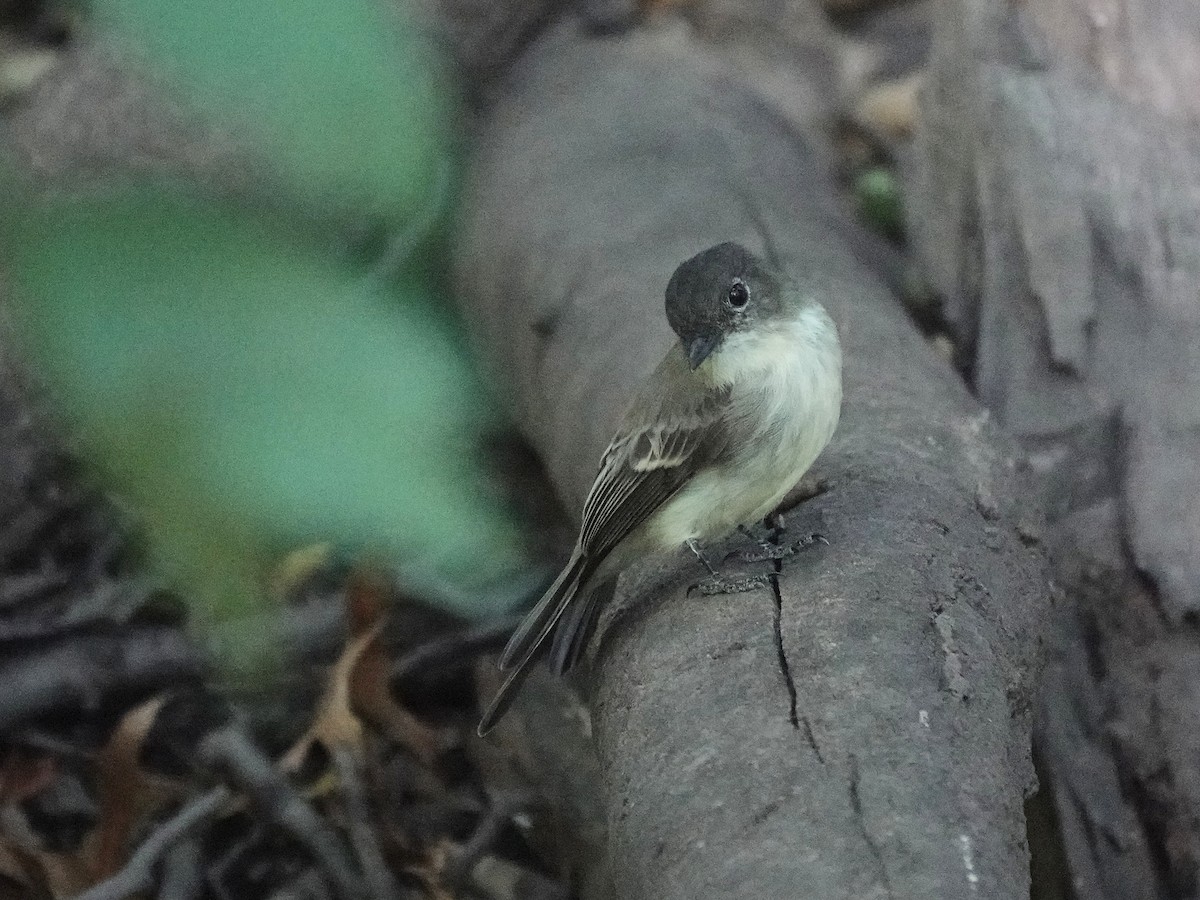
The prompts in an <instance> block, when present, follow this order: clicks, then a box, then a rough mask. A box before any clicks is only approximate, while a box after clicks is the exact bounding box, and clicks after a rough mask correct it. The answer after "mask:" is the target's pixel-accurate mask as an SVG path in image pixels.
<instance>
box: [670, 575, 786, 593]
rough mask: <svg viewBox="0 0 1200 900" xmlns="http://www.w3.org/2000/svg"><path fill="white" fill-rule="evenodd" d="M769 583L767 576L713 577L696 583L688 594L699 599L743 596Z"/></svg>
mask: <svg viewBox="0 0 1200 900" xmlns="http://www.w3.org/2000/svg"><path fill="white" fill-rule="evenodd" d="M770 583H771V578H770V576H769V575H747V576H744V577H742V578H721V577H717V576H714V577H712V578H706V579H704V580H703V581H700V582H697V583H696V584H693V585H692V586H691V587H689V588H688V594H691V593H692V592H693V591H695V592H696V593H698V594H699V595H700V596H701V597H713V596H716V595H718V594H745V593H747V592H748V591H757V590H758V589H759V588H764V587H766V586H767V585H768V584H770Z"/></svg>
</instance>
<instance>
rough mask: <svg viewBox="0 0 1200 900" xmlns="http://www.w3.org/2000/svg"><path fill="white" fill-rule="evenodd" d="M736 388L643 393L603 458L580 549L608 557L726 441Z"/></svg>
mask: <svg viewBox="0 0 1200 900" xmlns="http://www.w3.org/2000/svg"><path fill="white" fill-rule="evenodd" d="M728 406H729V389H728V388H723V389H711V390H693V391H689V392H687V393H685V394H683V395H682V396H681V395H680V393H679V392H675V393H673V394H671V395H666V396H662V397H658V398H646V397H643V398H641V402H638V403H635V404H634V406H633V407H632V408H631V410H630V413H629V414H628V415H627V416H626V418H625V421H624V422H623V423H622V426H621V428H620V430H618V432H617V436H616V437H615V438H614V439H613V442H612V443H611V444H609V447H608V450H606V451H605V453H604V456H603V457H602V458H601V460H600V473H599V474H598V475H597V476H596V481H595V483H594V484H593V485H592V490H591V492H590V493H589V494H588V498H587V501H586V502H585V503H584V506H583V526H582V528H581V529H580V535H579V543H580V548H581V549H582V551H583V553H584V554H585V555H586V556H589V557H591V558H593V559H602V558H603V557H604V556H606V555H607V554H608V553H609V551H610V550H612V549H613V548H614V547H615V546H616V545H617V544H618V543H620V541H621V540H622V539H623V538H625V537H626V536H627V535H628V534H629V533H630V532H631V531H633V530H634V529H635V528H637V526H638V525H640V524H641V523H642V522H644V521H645V520H646V519H647V518H649V517H650V515H651V514H652V513H653V512H654V511H655V510H656V509H658V507H660V506H661V505H662V504H663V503H665V502H666V501H667V500H668V499H670V498H671V496H672V495H674V494H675V492H676V491H678V490H679V489H680V488H682V487H683V486H684V485H685V484H686V483H687V482H688V480H689V479H690V478H691V477H692V476H693V475H694V474H695V473H696V472H697V471H698V470H699V469H700V468H701V467H702V466H704V465H705V464H707V463H709V462H711V461H712V460H713V459H714V458H715V457H716V456H719V455H720V453H721V452H722V450H723V449H724V445H725V439H724V435H725V418H726V411H727V409H728Z"/></svg>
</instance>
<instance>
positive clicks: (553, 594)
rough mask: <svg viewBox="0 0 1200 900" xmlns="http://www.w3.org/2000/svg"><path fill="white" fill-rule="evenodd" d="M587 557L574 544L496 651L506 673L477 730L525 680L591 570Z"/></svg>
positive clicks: (482, 730)
mask: <svg viewBox="0 0 1200 900" xmlns="http://www.w3.org/2000/svg"><path fill="white" fill-rule="evenodd" d="M591 570H592V564H591V561H590V560H589V559H588V558H587V557H586V556H584V555H583V552H582V551H581V550H580V549H579V548H578V547H576V548H575V552H574V553H572V554H571V559H570V561H568V562H567V564H566V566H564V567H563V570H562V572H560V573H559V575H558V577H557V578H556V579H554V583H553V584H552V585H550V587H549V589H548V590H547V591H546V593H545V594H543V595H542V599H541V600H539V601H538V602H537V605H536V606H535V607H534V608H533V609H532V610H530V611H529V615H527V616H526V617H525V620H524V621H523V622H522V623H521V624H520V626H519V627H518V628H517V630H516V631H515V632H514V633H513V636H512V637H511V638H509V641H508V644H507V645H506V646H505V648H504V652H503V653H502V654H500V669H501V670H502V671H507V672H508V673H509V675H508V677H507V678H506V679H504V684H502V685H501V686H500V690H499V691H498V692H497V693H496V698H495V699H494V700H493V701H492V704H491V706H489V707H488V709H487V712H485V713H484V714H483V719H482V720H481V721H480V722H479V729H478V731H479V734H480V736H483V735H484V734H486V733H487V732H488V731H490V730H491V729H492V726H493V725H495V724H496V723H497V722H498V721H500V718H501V716H503V715H504V713H505V712H507V711H508V708H509V706H511V705H512V701H513V698H514V697H515V696H516V694H517V689H518V688H519V687H520V686H521V683H522V682H523V681H524V680H525V672H526V670H527V668H528V666H529V663H530V662H531V661H532V660H533V658H534V656H535V655H536V654H537V652H538V649H539V648H540V647H541V646H542V644H543V643H544V642H545V641H546V638H547V637H549V636H550V632H551V631H553V630H554V626H555V625H556V624H557V623H558V620H559V619H560V618H562V614H563V612H564V611H565V610H566V608H567V606H568V605H570V603H571V601H572V600H573V599H574V598H575V594H576V592H577V591H578V590H579V586H580V584H581V583H582V582H583V581H585V580H586V578H587V576H588V575H590V574H591Z"/></svg>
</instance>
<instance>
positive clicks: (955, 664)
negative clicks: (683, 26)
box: [457, 24, 1047, 900]
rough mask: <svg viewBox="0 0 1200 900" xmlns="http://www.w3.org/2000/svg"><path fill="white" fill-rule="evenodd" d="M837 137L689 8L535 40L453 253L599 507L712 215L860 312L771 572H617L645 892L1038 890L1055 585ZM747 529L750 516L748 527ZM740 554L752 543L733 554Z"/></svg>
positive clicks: (633, 865)
mask: <svg viewBox="0 0 1200 900" xmlns="http://www.w3.org/2000/svg"><path fill="white" fill-rule="evenodd" d="M822 151H823V146H822V144H821V142H820V141H819V139H817V140H814V139H811V136H810V137H806V136H805V135H803V134H801V133H800V132H799V131H797V130H796V129H795V128H793V127H792V126H791V125H790V124H789V122H787V121H785V120H784V119H783V118H781V117H780V116H779V115H778V114H777V113H776V112H775V110H774V109H773V108H772V107H771V106H770V105H769V104H768V103H766V102H765V101H763V100H762V99H761V98H760V97H759V96H757V95H756V94H754V93H753V92H752V91H751V90H750V89H749V88H748V87H747V86H746V85H745V84H744V83H743V82H742V81H740V80H738V79H737V78H736V77H735V76H733V75H732V74H730V73H729V72H728V71H727V70H725V69H723V68H722V67H721V65H720V64H718V63H717V62H715V61H714V60H713V59H712V57H711V55H710V54H709V51H706V49H705V48H704V47H703V46H702V45H700V44H699V43H696V42H694V41H693V40H692V39H691V38H690V37H689V35H688V33H687V32H686V31H684V30H680V29H675V28H661V29H652V30H646V31H642V32H635V33H630V34H627V35H625V36H622V37H621V38H619V39H612V38H609V39H604V40H598V39H589V38H587V37H585V36H583V35H582V34H580V33H578V32H577V30H576V29H574V28H573V27H572V26H571V25H570V24H564V25H563V26H562V27H560V28H558V29H556V30H554V31H553V32H551V33H550V34H549V35H547V36H546V38H545V39H543V40H542V41H540V42H539V43H538V44H536V45H535V46H533V47H532V48H531V49H530V50H529V52H528V53H527V54H526V57H525V58H524V59H523V60H522V61H521V62H520V63H519V64H518V65H517V66H516V68H515V69H514V71H513V73H512V77H511V79H510V81H509V83H508V85H507V87H506V90H505V93H504V96H503V98H502V99H501V100H500V101H499V102H498V103H497V105H496V106H495V107H494V108H493V109H492V110H491V112H490V113H489V115H488V117H487V119H486V122H485V124H484V127H483V130H482V132H481V134H480V139H479V145H478V147H477V150H476V152H475V156H474V159H473V163H472V172H471V186H470V188H469V190H468V192H467V196H466V204H465V211H464V216H465V218H464V221H463V224H462V231H461V234H460V245H459V251H458V253H459V256H458V261H457V266H458V278H459V285H460V288H461V293H462V297H463V302H464V304H465V306H466V308H467V309H466V311H467V315H468V318H469V319H470V322H471V325H472V327H473V331H474V334H475V336H476V338H477V339H478V340H479V342H480V344H481V347H482V351H483V355H484V356H485V358H486V359H488V360H489V361H490V363H491V364H492V367H493V372H494V373H495V375H496V381H497V383H498V385H499V386H500V387H501V389H507V390H509V391H510V392H511V396H510V399H511V401H512V404H513V407H514V409H515V410H516V411H517V415H518V417H519V421H520V424H521V425H522V427H523V428H524V430H525V432H526V434H527V435H528V436H529V438H530V439H531V440H532V442H533V443H534V445H535V446H536V448H537V449H538V450H539V452H540V453H541V454H542V456H543V458H544V459H545V461H546V464H547V466H548V469H549V471H550V473H551V477H552V479H553V480H554V482H555V484H556V485H557V487H558V488H559V490H560V492H561V494H562V496H563V497H564V499H565V500H566V502H567V505H568V507H569V508H571V509H572V510H573V511H575V512H576V513H577V512H578V510H579V507H580V504H581V502H582V498H583V496H584V494H585V492H586V490H587V488H588V486H589V485H590V483H591V480H592V478H593V476H594V474H595V471H596V464H597V461H598V459H599V457H600V453H601V451H602V450H603V449H604V446H605V444H606V443H607V441H608V438H609V437H610V432H611V429H612V427H613V424H614V422H615V420H616V418H617V416H618V415H619V414H620V412H621V409H622V407H623V405H624V403H625V402H626V401H627V399H628V398H629V396H630V395H631V392H632V390H633V387H634V385H635V384H636V383H637V382H638V380H639V379H640V378H641V377H642V376H643V375H644V374H645V373H646V372H647V371H648V370H649V369H650V368H651V367H652V366H653V365H654V364H655V363H656V362H657V361H658V359H659V358H660V356H661V354H662V353H663V352H664V350H665V348H666V347H667V345H668V342H669V341H670V340H671V336H670V333H669V330H668V328H667V324H666V322H665V319H664V316H663V309H662V303H663V300H662V298H663V289H664V287H665V284H666V280H667V278H668V276H669V275H670V273H671V271H672V269H673V268H674V266H675V265H676V264H677V263H678V262H680V261H681V260H683V259H684V258H686V257H687V256H690V255H691V254H693V253H695V252H696V251H698V250H700V249H702V248H704V247H705V246H707V245H711V244H714V243H717V242H718V241H722V240H730V239H732V240H740V241H743V242H744V243H746V244H747V245H749V246H751V247H755V248H757V249H760V250H764V249H766V247H767V246H770V247H772V248H773V249H775V250H776V251H777V252H778V254H779V255H780V257H781V258H782V259H783V261H784V262H785V264H786V266H787V268H788V269H789V270H790V272H791V274H792V275H793V276H794V277H795V278H796V279H797V280H798V281H799V282H800V283H801V284H802V285H803V286H804V287H805V288H806V289H808V290H811V291H813V292H815V293H818V294H819V295H820V296H821V297H822V299H823V300H824V302H825V304H826V306H827V307H828V308H829V310H830V312H831V314H832V315H833V316H834V318H835V319H836V320H837V321H838V324H839V327H840V328H841V332H842V340H843V347H844V349H845V352H846V369H845V376H846V391H847V394H846V403H845V410H844V415H843V424H842V426H841V429H840V431H839V434H838V436H837V437H836V438H835V440H834V443H833V445H832V446H831V447H830V449H829V450H827V451H826V454H825V455H824V457H823V458H822V459H821V460H820V461H818V463H817V466H816V467H815V469H814V474H815V475H816V476H819V477H820V478H821V479H823V480H824V481H825V482H826V484H827V486H828V490H827V491H825V492H824V493H822V494H821V495H819V496H818V497H816V498H815V499H813V500H811V501H810V502H807V503H805V504H804V505H803V506H801V507H800V508H799V509H797V510H796V511H795V512H793V513H792V514H791V515H790V516H789V520H788V521H789V527H790V529H791V534H792V536H793V537H800V536H801V535H803V534H806V533H809V532H813V531H817V532H820V533H822V534H823V535H825V536H826V537H827V538H828V540H829V546H827V547H824V546H819V547H818V548H815V549H811V550H806V551H804V552H802V553H800V554H798V555H797V556H795V557H792V558H790V559H788V560H785V561H784V562H783V567H782V573H781V574H778V575H777V576H776V577H775V578H774V579H773V582H774V589H773V590H763V591H760V592H758V593H749V594H741V595H737V596H717V597H700V596H697V595H695V594H693V595H692V596H690V597H689V596H686V589H687V587H688V586H689V585H690V584H691V583H693V582H695V581H697V580H699V577H700V574H701V573H699V572H697V571H696V570H695V565H694V563H693V562H691V561H690V559H688V558H685V556H684V554H683V553H681V554H680V555H679V556H678V557H676V558H672V559H663V560H654V561H649V562H648V563H647V565H646V566H645V567H643V568H641V569H639V570H638V571H635V572H633V573H630V575H629V576H627V577H626V578H625V579H623V582H622V590H621V591H620V592H619V599H620V602H619V603H618V604H616V606H617V608H618V611H617V613H616V614H615V615H610V616H609V617H608V619H607V620H606V621H604V622H602V624H601V628H600V631H599V640H598V641H597V646H596V647H595V648H594V650H593V656H592V660H591V663H592V665H591V667H590V671H589V673H588V677H587V688H588V693H589V694H590V697H591V705H592V710H593V721H594V727H595V734H596V740H597V744H598V750H599V755H600V759H601V765H602V768H603V771H604V776H605V790H606V797H605V802H606V806H607V815H608V822H609V827H610V849H611V856H612V859H613V860H614V880H615V882H616V884H615V888H616V890H615V895H616V896H619V897H623V898H654V900H669V898H691V897H697V896H719V897H727V898H737V897H755V898H758V897H799V896H805V897H813V898H828V897H842V896H848V897H854V898H870V897H897V898H899V897H928V898H952V897H955V898H956V897H964V896H974V895H978V896H980V897H988V898H1018V897H1021V898H1024V897H1027V896H1028V857H1027V852H1026V847H1025V831H1024V818H1023V813H1022V801H1023V799H1024V796H1025V794H1026V792H1027V791H1028V790H1029V789H1030V788H1031V786H1032V783H1033V775H1032V768H1031V765H1030V758H1029V742H1030V734H1029V732H1030V718H1031V706H1032V703H1031V694H1032V688H1033V679H1034V677H1035V674H1036V668H1037V646H1038V635H1039V628H1040V624H1041V622H1042V619H1043V616H1044V615H1045V613H1046V611H1047V596H1046V582H1045V580H1044V577H1043V554H1042V552H1041V549H1040V547H1039V546H1038V544H1039V538H1038V534H1037V528H1038V526H1037V514H1036V512H1035V508H1036V507H1035V504H1034V503H1032V502H1031V501H1030V496H1029V493H1028V489H1027V488H1026V486H1025V483H1024V480H1023V479H1022V477H1021V475H1020V473H1019V472H1018V468H1019V467H1018V465H1017V462H1016V455H1015V453H1014V450H1013V447H1012V445H1011V444H1010V443H1008V442H1007V441H1006V440H1005V439H1004V438H1002V437H1001V436H1000V435H999V434H998V433H997V432H996V430H995V429H994V428H993V427H992V426H991V425H990V424H989V420H988V417H987V415H986V414H985V413H983V412H982V411H981V410H980V408H979V407H978V406H977V404H976V403H975V402H974V401H973V400H972V399H971V398H970V396H969V395H968V393H967V391H966V389H965V388H964V387H963V385H962V384H961V383H960V381H959V380H958V379H957V377H956V376H955V375H954V373H953V372H952V370H951V369H950V367H949V366H948V365H947V364H946V363H945V362H944V361H942V360H941V359H939V358H938V357H937V355H936V354H935V353H934V352H933V351H932V350H931V349H930V348H929V347H928V346H926V344H925V343H924V342H923V340H922V339H921V338H920V337H919V335H918V334H917V332H916V330H915V329H914V328H913V326H912V325H911V324H910V323H909V322H908V320H907V319H906V318H905V316H904V314H903V313H902V312H901V310H900V307H899V305H898V304H897V303H896V302H895V301H894V300H893V298H892V297H891V296H890V295H889V294H888V293H887V292H886V291H885V290H884V289H883V288H882V287H881V285H880V283H879V281H878V280H877V279H876V277H875V276H874V275H873V274H872V272H871V271H870V269H869V268H868V267H867V265H866V264H864V262H862V261H861V257H862V256H863V254H862V253H861V252H859V253H858V254H857V256H856V252H855V251H856V249H857V250H858V251H861V250H862V249H864V248H866V247H867V245H866V244H865V243H864V242H863V241H862V240H861V239H860V238H858V237H856V236H855V233H854V232H853V231H852V230H851V229H850V228H849V227H848V226H847V225H846V224H845V223H844V222H843V221H842V219H841V214H840V212H839V210H838V209H837V207H836V204H835V202H834V199H833V198H834V189H833V185H832V183H831V180H830V177H829V174H828V167H827V163H828V160H827V159H826V156H825V154H824V153H823V152H822ZM736 549H744V545H741V544H739V543H738V541H737V540H733V541H731V542H730V543H729V545H728V546H727V547H726V548H725V550H726V551H733V550H736ZM735 565H736V564H735Z"/></svg>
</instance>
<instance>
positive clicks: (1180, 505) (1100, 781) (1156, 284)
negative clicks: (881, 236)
mask: <svg viewBox="0 0 1200 900" xmlns="http://www.w3.org/2000/svg"><path fill="white" fill-rule="evenodd" d="M941 12H942V14H941V16H940V17H939V20H938V21H939V32H938V34H937V36H936V39H935V44H934V57H933V60H932V65H931V71H930V74H929V78H930V82H929V88H928V90H927V91H926V92H925V94H924V97H923V103H922V108H921V129H920V133H919V137H918V146H917V148H916V153H915V160H914V162H915V167H914V173H913V174H914V185H915V190H914V196H913V198H912V204H911V216H910V222H911V226H912V231H913V234H914V238H915V244H916V248H917V250H918V251H919V253H920V255H921V257H922V260H923V262H924V264H925V270H926V272H927V273H928V274H929V276H930V277H931V280H932V281H933V283H934V285H935V287H936V288H937V289H938V291H939V292H940V293H941V294H942V295H943V296H944V297H945V298H946V301H947V314H948V318H949V321H950V324H951V326H952V327H953V328H954V330H955V331H956V332H957V335H958V337H959V338H960V343H961V344H962V345H964V346H965V347H967V348H968V352H967V354H966V355H967V356H968V357H969V360H970V363H971V365H972V366H973V370H974V379H975V385H976V388H977V391H978V394H979V396H980V398H981V399H982V400H983V402H984V403H985V404H987V405H988V406H989V407H990V408H991V409H993V410H994V411H995V412H996V413H997V415H998V417H999V418H1000V419H1001V421H1002V422H1003V423H1004V424H1005V425H1006V426H1007V427H1008V428H1009V429H1011V430H1012V431H1013V432H1015V433H1016V434H1017V435H1018V436H1019V438H1020V439H1021V440H1022V442H1023V443H1024V444H1025V446H1026V447H1027V448H1028V449H1029V451H1030V452H1031V456H1032V460H1033V462H1034V465H1035V467H1036V469H1037V471H1038V474H1039V476H1040V490H1041V495H1042V497H1043V498H1044V499H1045V501H1046V503H1047V508H1048V512H1049V516H1050V519H1051V524H1052V533H1053V534H1054V536H1055V541H1054V545H1053V547H1052V550H1054V551H1055V555H1056V558H1057V561H1058V565H1057V577H1058V579H1059V580H1060V582H1061V583H1062V584H1064V585H1065V586H1066V587H1067V588H1068V590H1069V593H1070V595H1071V597H1072V600H1073V603H1072V604H1071V606H1070V608H1069V609H1068V610H1067V611H1066V612H1067V614H1065V615H1063V616H1060V617H1058V619H1057V627H1056V629H1055V631H1054V632H1053V634H1052V640H1051V647H1050V666H1049V670H1048V672H1047V678H1046V689H1045V691H1044V693H1043V697H1042V702H1041V705H1040V709H1039V714H1038V723H1039V728H1038V732H1039V742H1040V747H1041V755H1042V757H1043V758H1044V760H1045V763H1046V769H1047V771H1048V773H1049V775H1050V781H1051V783H1052V787H1053V791H1054V797H1055V800H1056V806H1057V810H1058V814H1059V818H1060V820H1061V823H1062V829H1063V834H1064V838H1065V842H1066V849H1067V854H1068V857H1069V861H1070V866H1071V872H1072V876H1073V882H1074V885H1075V889H1076V892H1077V894H1078V896H1079V897H1081V898H1098V897H1112V898H1118V897H1120V898H1157V897H1184V896H1195V895H1196V893H1197V891H1198V890H1200V879H1198V875H1200V824H1198V823H1200V728H1198V727H1197V725H1198V719H1197V709H1198V704H1197V697H1198V691H1200V681H1198V680H1197V674H1196V673H1197V671H1198V667H1197V663H1198V662H1200V631H1198V630H1197V622H1198V619H1197V613H1198V612H1200V502H1197V496H1200V302H1198V300H1197V293H1196V285H1197V283H1200V232H1198V231H1197V228H1196V215H1197V213H1196V211H1197V197H1200V131H1198V129H1197V123H1198V121H1200V92H1197V90H1196V86H1197V73H1198V72H1200V8H1198V7H1197V6H1196V5H1195V4H1191V3H1186V2H1178V0H1149V2H1123V0H1114V2H1109V0H1105V2H1099V0H1046V2H1039V3H1037V4H1029V5H1024V4H1019V3H1015V2H1008V3H1001V4H996V3H991V2H984V0H956V2H946V3H944V4H943V7H942V10H941Z"/></svg>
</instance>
